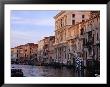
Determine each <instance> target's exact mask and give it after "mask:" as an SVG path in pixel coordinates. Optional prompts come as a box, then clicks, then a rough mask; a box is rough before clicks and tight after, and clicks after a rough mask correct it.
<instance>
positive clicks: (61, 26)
mask: <svg viewBox="0 0 110 87" xmlns="http://www.w3.org/2000/svg"><path fill="white" fill-rule="evenodd" d="M62 25H63V24H62V19H61V27H62Z"/></svg>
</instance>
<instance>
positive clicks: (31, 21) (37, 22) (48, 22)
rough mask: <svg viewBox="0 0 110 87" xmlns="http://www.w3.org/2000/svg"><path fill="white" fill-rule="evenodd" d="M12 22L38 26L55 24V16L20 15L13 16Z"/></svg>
mask: <svg viewBox="0 0 110 87" xmlns="http://www.w3.org/2000/svg"><path fill="white" fill-rule="evenodd" d="M11 23H12V24H14V25H15V24H20V25H36V26H54V19H53V18H50V19H49V18H43V19H38V18H35V19H33V18H20V17H12V18H11Z"/></svg>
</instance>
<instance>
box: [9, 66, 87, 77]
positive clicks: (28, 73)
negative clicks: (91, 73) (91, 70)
mask: <svg viewBox="0 0 110 87" xmlns="http://www.w3.org/2000/svg"><path fill="white" fill-rule="evenodd" d="M11 68H16V69H19V68H20V69H22V70H23V73H24V76H25V77H87V76H88V74H87V70H84V69H83V70H80V71H75V70H74V69H70V68H67V67H62V68H54V67H52V66H31V65H14V64H12V66H11Z"/></svg>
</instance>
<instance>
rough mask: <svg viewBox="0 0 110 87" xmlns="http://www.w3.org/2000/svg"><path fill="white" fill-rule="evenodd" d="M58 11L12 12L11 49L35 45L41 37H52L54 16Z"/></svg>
mask: <svg viewBox="0 0 110 87" xmlns="http://www.w3.org/2000/svg"><path fill="white" fill-rule="evenodd" d="M58 12H59V11H54V10H53V11H49V10H48V11H46V10H39V11H38V10H12V11H11V17H10V18H11V20H10V23H11V30H10V32H11V48H13V47H16V46H19V45H23V44H26V43H37V42H38V41H39V40H41V39H43V37H45V36H46V37H47V36H52V35H54V33H55V32H54V31H55V20H54V18H53V17H54V16H55V15H56V14H57V13H58Z"/></svg>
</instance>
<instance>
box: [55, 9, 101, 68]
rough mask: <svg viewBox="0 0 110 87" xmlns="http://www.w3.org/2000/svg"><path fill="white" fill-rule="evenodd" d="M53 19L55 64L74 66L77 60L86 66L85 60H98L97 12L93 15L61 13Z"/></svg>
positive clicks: (84, 12)
mask: <svg viewBox="0 0 110 87" xmlns="http://www.w3.org/2000/svg"><path fill="white" fill-rule="evenodd" d="M97 13H98V14H97ZM54 18H55V44H54V47H55V61H56V62H58V63H61V64H64V65H75V63H76V59H77V58H79V59H80V60H81V61H83V65H84V66H87V65H86V64H87V60H89V59H93V58H96V59H97V58H98V59H100V57H99V54H100V52H99V51H100V47H99V43H100V41H99V40H100V39H99V38H100V35H99V33H100V16H99V12H96V13H95V14H94V15H93V13H92V12H91V11H61V12H60V13H58V14H57V15H56V16H55V17H54ZM92 43H93V44H92ZM96 43H97V44H98V45H96ZM85 44H86V46H85ZM96 51H97V52H96Z"/></svg>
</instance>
